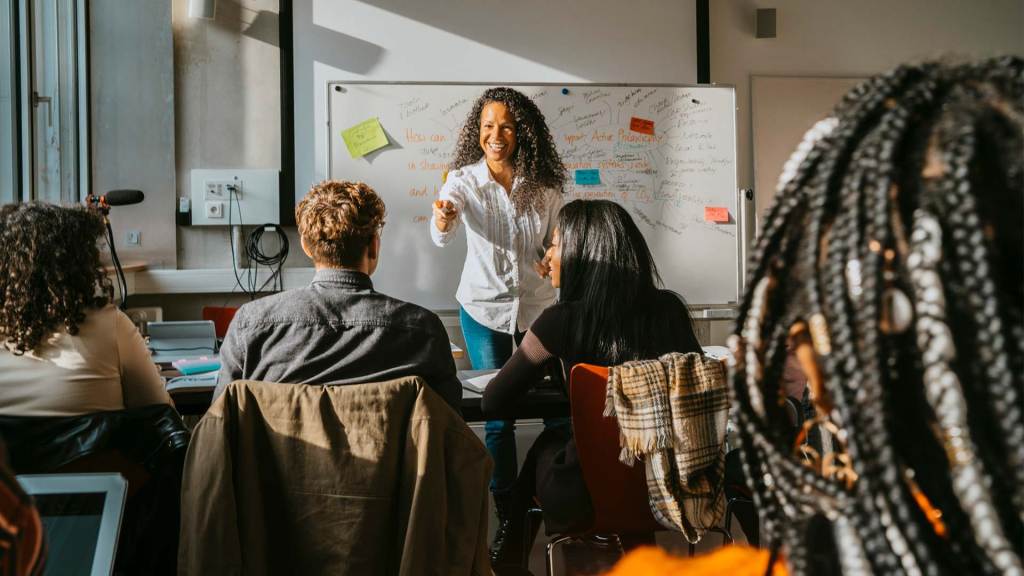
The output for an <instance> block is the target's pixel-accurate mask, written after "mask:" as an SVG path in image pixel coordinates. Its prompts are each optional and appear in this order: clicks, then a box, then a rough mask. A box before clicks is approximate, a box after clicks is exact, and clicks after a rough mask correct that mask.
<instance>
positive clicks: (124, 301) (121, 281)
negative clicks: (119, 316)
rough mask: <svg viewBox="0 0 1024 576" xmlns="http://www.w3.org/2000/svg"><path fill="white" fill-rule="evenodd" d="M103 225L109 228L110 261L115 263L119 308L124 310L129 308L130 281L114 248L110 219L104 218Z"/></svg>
mask: <svg viewBox="0 0 1024 576" xmlns="http://www.w3.org/2000/svg"><path fill="white" fill-rule="evenodd" d="M103 223H104V224H105V225H106V227H107V246H109V247H110V259H111V260H112V261H113V262H114V272H115V274H116V276H117V288H118V290H120V291H121V303H120V304H119V307H120V308H121V310H124V309H125V308H127V307H128V281H127V280H125V278H124V268H122V267H121V260H120V259H118V257H117V249H115V248H114V230H113V229H112V228H111V227H110V219H109V218H107V217H106V216H104V217H103Z"/></svg>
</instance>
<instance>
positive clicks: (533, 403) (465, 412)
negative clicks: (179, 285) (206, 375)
mask: <svg viewBox="0 0 1024 576" xmlns="http://www.w3.org/2000/svg"><path fill="white" fill-rule="evenodd" d="M485 372H487V370H460V371H459V380H461V381H465V380H467V379H468V378H472V377H473V376H478V375H480V374H483V373H485ZM282 386H287V384H282ZM170 394H171V398H173V399H174V404H175V406H177V408H178V412H180V413H181V414H183V415H186V416H187V415H202V414H205V413H206V410H207V408H209V407H210V402H211V401H212V400H213V387H209V388H198V387H196V388H185V389H179V390H173V391H171V393H170ZM480 399H481V395H480V393H479V392H476V391H474V390H471V389H468V388H466V386H465V385H463V387H462V417H463V418H464V419H465V420H466V422H482V421H483V420H484V417H483V414H482V413H481V411H480ZM568 415H569V399H568V398H566V396H565V394H563V393H562V392H560V391H559V390H557V389H552V388H535V389H533V390H531V391H530V392H529V393H528V394H527V395H526V396H524V397H523V400H522V401H521V402H520V406H519V407H518V408H517V409H516V417H517V418H520V419H526V418H549V417H554V416H568Z"/></svg>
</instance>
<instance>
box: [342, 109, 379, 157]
mask: <svg viewBox="0 0 1024 576" xmlns="http://www.w3.org/2000/svg"><path fill="white" fill-rule="evenodd" d="M341 137H342V139H343V140H345V147H347V148H348V153H349V154H351V155H352V157H353V158H362V157H363V156H366V155H367V154H369V153H370V152H373V151H374V150H379V149H381V148H383V147H385V146H387V145H388V136H387V134H385V133H384V128H383V127H382V126H381V125H380V121H379V120H377V118H370V119H369V120H366V121H365V122H360V123H359V124H356V125H355V126H353V127H351V128H349V129H348V130H343V131H342V132H341Z"/></svg>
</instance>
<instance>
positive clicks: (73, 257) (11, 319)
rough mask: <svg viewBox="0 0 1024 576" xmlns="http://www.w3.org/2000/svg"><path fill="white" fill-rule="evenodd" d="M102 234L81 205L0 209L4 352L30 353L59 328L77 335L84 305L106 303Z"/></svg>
mask: <svg viewBox="0 0 1024 576" xmlns="http://www.w3.org/2000/svg"><path fill="white" fill-rule="evenodd" d="M103 233H104V224H103V218H102V217H101V216H100V215H99V214H96V213H95V212H90V211H89V210H87V209H86V208H82V207H74V208H70V207H68V208H65V207H61V206H56V205H53V204H46V203H42V202H28V203H23V204H7V205H5V206H3V207H0V246H3V250H0V342H3V345H4V346H5V347H6V348H7V349H8V350H9V351H11V352H13V353H14V354H18V355H20V354H24V353H25V352H28V351H31V350H33V349H35V347H36V346H38V345H39V344H40V343H42V342H43V341H45V340H46V338H47V337H48V336H49V335H50V334H51V333H53V332H55V331H57V330H59V329H61V328H63V329H65V330H67V332H68V334H77V333H78V325H79V324H80V323H81V322H82V321H84V320H85V313H86V310H87V309H89V308H100V307H102V306H104V305H106V304H107V303H108V302H110V300H111V298H112V296H113V285H112V284H111V282H110V279H109V278H108V277H107V275H106V273H105V272H104V271H103V266H102V264H101V263H100V252H99V247H98V245H97V240H98V239H99V238H100V237H101V236H102V235H103Z"/></svg>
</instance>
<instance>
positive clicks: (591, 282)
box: [557, 200, 697, 364]
mask: <svg viewBox="0 0 1024 576" xmlns="http://www.w3.org/2000/svg"><path fill="white" fill-rule="evenodd" d="M557 226H558V231H559V237H560V249H561V259H562V265H561V289H560V293H559V300H560V301H561V302H571V303H573V304H575V305H578V306H579V310H580V311H581V313H578V314H574V315H573V316H572V317H573V321H574V322H575V324H576V325H574V326H570V327H568V330H569V332H568V333H569V334H570V338H571V339H572V342H573V346H574V349H576V350H587V351H590V353H592V354H594V355H596V357H599V358H605V359H607V361H609V362H610V363H611V364H619V363H622V362H626V361H628V360H638V359H644V358H652V357H655V356H656V355H657V353H658V351H657V350H655V349H654V348H653V347H652V346H654V343H656V342H668V341H679V340H680V339H681V338H682V339H684V340H687V341H689V342H691V343H692V345H693V347H697V338H696V336H695V335H694V334H693V327H692V323H691V321H690V318H689V315H688V313H687V312H686V306H685V303H684V305H683V306H681V308H682V310H683V314H684V315H686V316H685V317H684V318H683V319H682V320H683V322H681V323H680V322H678V320H679V319H675V320H677V321H676V322H672V321H670V320H672V319H669V318H666V317H665V315H664V308H663V306H662V304H663V302H664V301H663V299H662V295H661V294H660V293H659V292H660V286H661V277H660V276H659V275H658V269H657V266H656V265H655V263H654V258H653V257H652V256H651V251H650V249H649V248H648V247H647V241H646V240H644V237H643V235H642V234H641V233H640V229H639V228H637V226H636V223H635V222H634V221H633V219H632V218H631V217H630V216H629V213H628V212H626V209H625V208H623V207H622V206H620V205H619V204H616V203H614V202H610V201H607V200H573V201H572V202H569V203H568V204H566V205H565V206H563V207H562V209H561V211H560V212H559V213H558V224H557ZM675 297H677V298H680V300H681V299H682V298H681V297H679V296H678V295H675ZM680 329H682V330H684V331H686V332H688V334H683V335H675V336H674V337H672V336H670V335H669V334H667V332H668V331H669V330H680Z"/></svg>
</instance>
